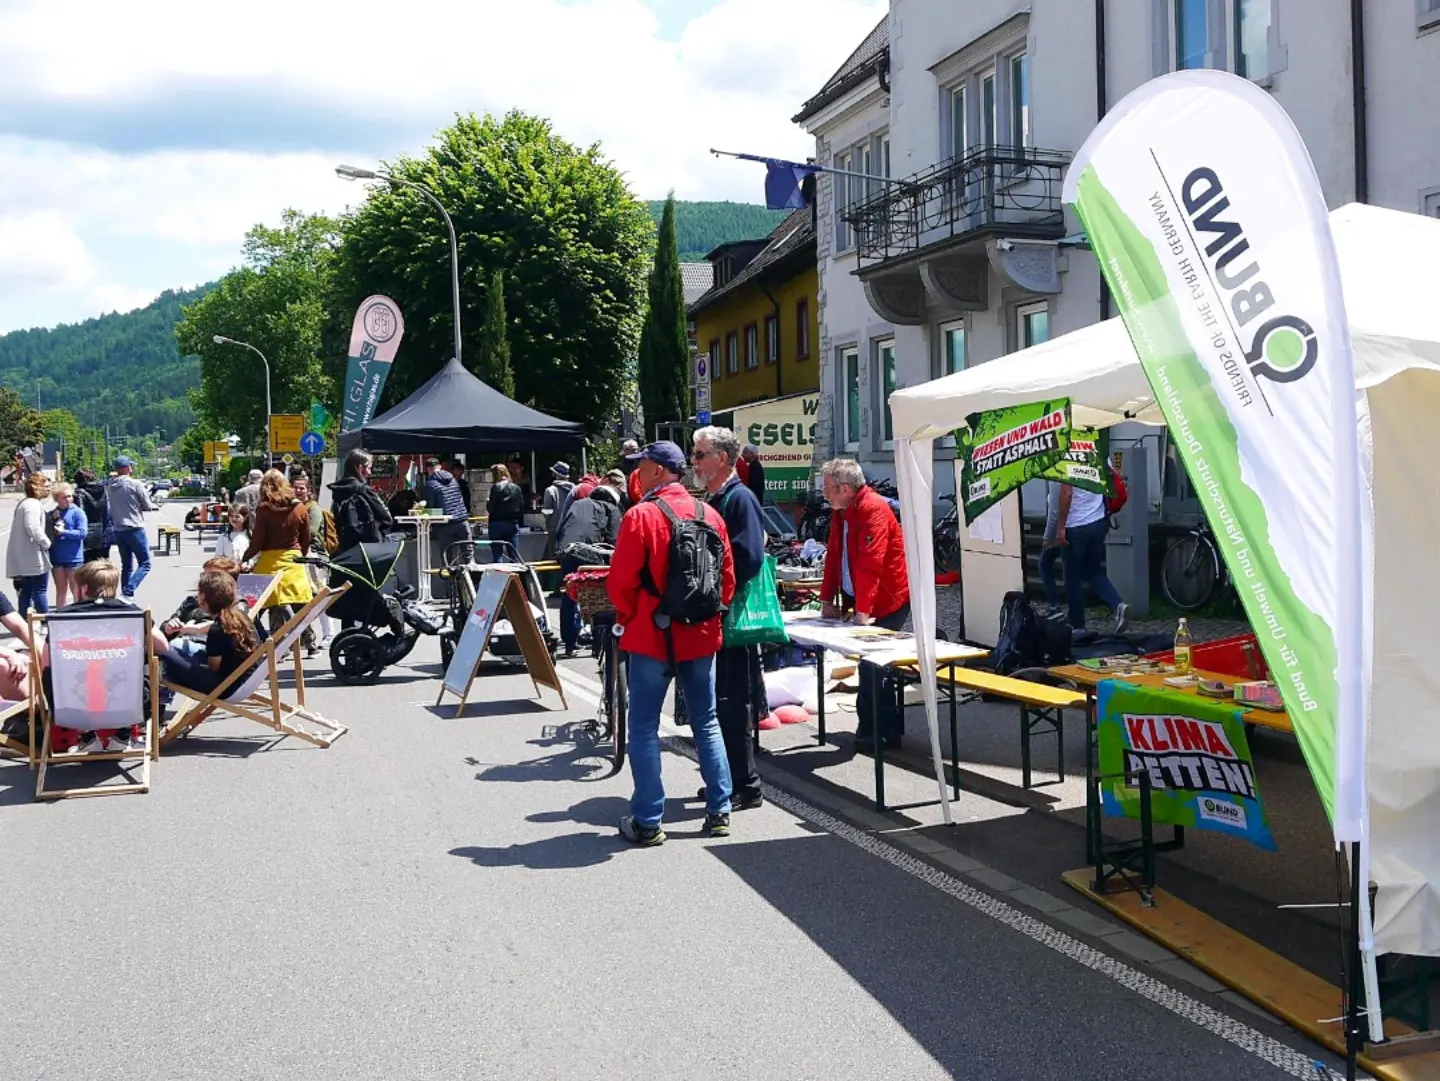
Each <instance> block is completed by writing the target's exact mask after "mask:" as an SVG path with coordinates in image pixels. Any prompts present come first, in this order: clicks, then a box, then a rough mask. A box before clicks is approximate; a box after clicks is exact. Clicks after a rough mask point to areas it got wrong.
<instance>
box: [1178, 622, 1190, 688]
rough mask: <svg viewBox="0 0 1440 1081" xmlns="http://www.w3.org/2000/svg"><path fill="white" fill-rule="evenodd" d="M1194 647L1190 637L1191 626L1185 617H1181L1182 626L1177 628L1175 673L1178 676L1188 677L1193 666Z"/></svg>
mask: <svg viewBox="0 0 1440 1081" xmlns="http://www.w3.org/2000/svg"><path fill="white" fill-rule="evenodd" d="M1192 645H1194V642H1193V640H1192V639H1191V637H1190V624H1189V623H1188V622H1187V621H1186V619H1185V617H1184V616H1181V617H1180V626H1178V627H1176V628H1175V671H1176V673H1177V674H1178V675H1182V676H1188V675H1189V674H1190V670H1191V668H1192V667H1194V666H1193V664H1192V662H1191V652H1190V649H1191V646H1192Z"/></svg>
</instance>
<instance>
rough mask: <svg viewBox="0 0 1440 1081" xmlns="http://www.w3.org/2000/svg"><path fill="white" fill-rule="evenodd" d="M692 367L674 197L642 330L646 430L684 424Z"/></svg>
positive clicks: (665, 216) (664, 220) (641, 372)
mask: <svg viewBox="0 0 1440 1081" xmlns="http://www.w3.org/2000/svg"><path fill="white" fill-rule="evenodd" d="M689 367H690V335H689V332H688V330H687V329H686V318H685V286H684V283H683V282H682V281H681V280H680V253H679V250H678V249H677V248H676V246H675V197H674V196H673V195H671V196H670V198H669V199H667V200H666V201H665V211H664V213H663V214H662V215H661V217H660V239H659V242H658V243H657V244H656V246H655V265H654V266H653V267H652V268H651V270H650V303H649V305H648V307H647V308H646V311H645V326H644V328H643V329H642V330H641V331H640V361H639V375H640V405H641V408H642V409H643V410H644V413H645V427H646V429H647V430H648V431H650V432H653V431H654V430H655V425H656V424H658V423H661V422H662V421H667V420H670V421H675V420H684V419H685V417H686V416H687V415H688V414H689V412H690V411H689V410H688V409H687V408H686V405H687V400H686V388H687V386H688V379H687V377H688V374H689Z"/></svg>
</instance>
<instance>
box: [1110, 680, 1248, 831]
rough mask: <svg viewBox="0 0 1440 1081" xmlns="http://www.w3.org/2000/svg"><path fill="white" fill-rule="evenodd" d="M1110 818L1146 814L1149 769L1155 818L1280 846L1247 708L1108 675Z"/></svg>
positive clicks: (1152, 809) (1160, 821)
mask: <svg viewBox="0 0 1440 1081" xmlns="http://www.w3.org/2000/svg"><path fill="white" fill-rule="evenodd" d="M1096 715H1097V717H1098V718H1099V737H1100V775H1101V781H1100V792H1101V797H1102V800H1103V806H1104V809H1105V813H1106V814H1107V815H1113V816H1117V817H1124V818H1139V817H1140V779H1139V777H1138V776H1136V774H1139V773H1141V772H1143V773H1145V774H1147V775H1148V776H1149V778H1150V787H1151V796H1150V809H1151V815H1152V818H1153V821H1155V822H1158V823H1161V824H1164V825H1170V826H1185V827H1188V828H1191V829H1202V830H1213V831H1215V832H1217V833H1227V834H1229V835H1230V836H1232V837H1243V838H1244V839H1245V840H1247V841H1250V842H1251V843H1253V844H1256V845H1258V846H1260V847H1261V848H1267V849H1272V850H1273V849H1274V848H1275V840H1274V838H1273V837H1272V836H1271V834H1270V827H1269V825H1268V823H1267V822H1266V821H1265V809H1264V806H1263V805H1262V803H1261V800H1260V787H1259V783H1258V781H1257V780H1256V777H1255V766H1254V763H1253V761H1252V759H1251V756H1250V747H1249V744H1248V742H1247V741H1246V739H1245V722H1244V721H1243V720H1242V717H1243V715H1244V710H1241V709H1236V708H1235V706H1234V705H1226V704H1224V703H1221V702H1216V701H1211V700H1209V699H1203V698H1199V697H1197V696H1194V695H1186V694H1179V693H1176V692H1173V691H1170V692H1167V691H1163V690H1151V689H1149V688H1145V687H1137V686H1135V685H1134V684H1133V683H1126V682H1125V681H1123V680H1118V679H1107V680H1104V681H1103V682H1102V683H1101V684H1100V688H1099V694H1098V697H1097V699H1096Z"/></svg>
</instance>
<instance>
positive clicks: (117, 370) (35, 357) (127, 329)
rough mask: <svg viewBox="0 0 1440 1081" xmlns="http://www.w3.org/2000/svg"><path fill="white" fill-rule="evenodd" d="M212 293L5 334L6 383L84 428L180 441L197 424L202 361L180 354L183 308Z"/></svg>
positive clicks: (2, 368)
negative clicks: (193, 393)
mask: <svg viewBox="0 0 1440 1081" xmlns="http://www.w3.org/2000/svg"><path fill="white" fill-rule="evenodd" d="M206 288H208V287H201V288H200V289H193V290H189V291H187V292H173V291H169V290H167V291H166V292H164V293H161V294H160V296H158V297H157V298H156V299H155V300H153V301H152V302H151V303H150V304H148V305H146V306H145V307H143V308H140V309H138V310H136V311H133V312H126V313H124V314H123V315H117V314H115V313H111V314H110V315H102V316H100V317H99V318H97V319H87V320H85V321H84V322H83V323H73V324H71V323H66V324H62V325H61V326H58V327H55V328H54V329H52V330H17V331H14V332H13V333H10V334H4V335H0V384H3V385H4V386H7V387H10V388H12V389H14V390H15V391H16V392H18V393H19V395H20V397H21V398H22V399H23V400H24V401H25V402H26V403H28V404H30V405H34V404H35V403H36V393H37V391H38V393H39V402H40V406H41V408H43V409H57V408H59V409H68V410H70V412H72V413H74V414H75V416H76V417H78V418H79V420H80V423H81V424H85V425H93V426H94V427H97V428H103V427H105V426H106V425H107V424H108V425H109V426H110V430H111V431H112V432H117V431H118V432H126V433H131V434H136V435H143V434H148V433H149V432H151V431H153V430H154V429H156V428H159V429H160V430H161V431H162V432H164V434H165V438H167V439H175V438H178V437H179V435H180V433H181V432H183V431H184V430H185V429H186V428H187V427H188V426H189V424H190V421H191V419H192V417H191V412H190V403H189V399H188V398H187V396H186V395H187V394H188V392H189V391H190V390H192V389H194V388H195V387H198V386H199V385H200V362H199V361H198V360H196V359H195V358H194V357H182V356H180V354H179V352H178V351H177V350H176V348H175V333H174V331H175V324H176V323H177V322H179V321H180V308H181V305H184V304H188V303H190V302H191V301H192V300H194V299H195V298H196V297H198V296H200V295H201V294H202V293H203V292H204V291H205V289H206Z"/></svg>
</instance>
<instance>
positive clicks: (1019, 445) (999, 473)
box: [955, 398, 1070, 525]
mask: <svg viewBox="0 0 1440 1081" xmlns="http://www.w3.org/2000/svg"><path fill="white" fill-rule="evenodd" d="M965 423H966V425H967V427H965V428H961V429H958V430H957V431H956V432H955V446H956V448H957V451H958V453H959V454H960V455H961V457H962V459H963V461H964V468H963V469H962V471H961V485H962V487H963V489H964V491H963V493H962V495H963V500H962V502H963V503H964V509H965V524H966V525H969V524H970V523H971V522H973V521H974V520H975V519H976V518H978V517H979V516H980V515H982V514H984V513H985V511H987V510H989V509H990V507H992V506H994V505H995V504H996V503H998V502H1000V500H1002V499H1004V498H1005V497H1006V496H1007V495H1009V494H1010V493H1011V492H1013V491H1015V489H1017V488H1019V487H1020V486H1021V485H1022V484H1024V483H1025V482H1026V481H1027V480H1033V479H1034V478H1036V477H1040V476H1043V475H1044V474H1045V471H1046V470H1047V469H1050V468H1051V467H1053V466H1054V465H1056V464H1057V463H1058V462H1059V461H1060V460H1061V459H1062V458H1064V457H1065V452H1066V451H1067V450H1069V448H1070V399H1069V398H1057V399H1055V400H1054V401H1049V402H1031V403H1029V404H1027V405H1016V406H1010V407H1009V408H1006V409H987V410H985V411H984V412H981V413H971V414H970V415H969V416H968V417H966V418H965Z"/></svg>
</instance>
